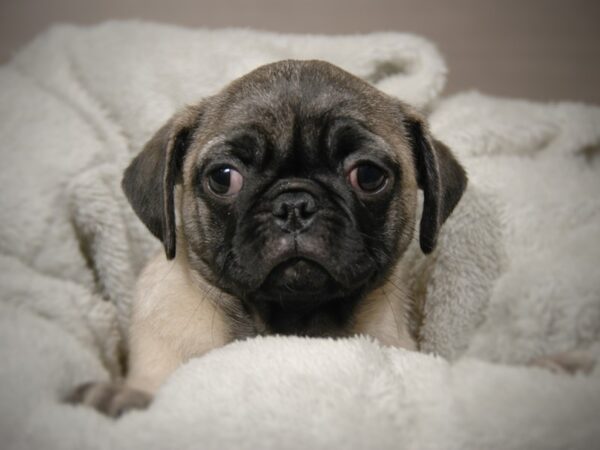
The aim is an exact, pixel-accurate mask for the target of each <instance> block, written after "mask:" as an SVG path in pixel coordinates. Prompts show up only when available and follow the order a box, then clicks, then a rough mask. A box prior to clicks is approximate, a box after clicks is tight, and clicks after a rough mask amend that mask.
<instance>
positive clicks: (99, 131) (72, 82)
mask: <svg viewBox="0 0 600 450" xmlns="http://www.w3.org/2000/svg"><path fill="white" fill-rule="evenodd" d="M283 58H302V59H305V58H318V59H326V60H329V61H331V62H333V63H335V64H338V65H340V66H342V67H344V68H346V69H347V70H350V71H352V72H354V73H356V74H358V75H360V76H363V77H365V78H367V79H369V80H370V81H372V82H373V83H375V84H376V85H377V86H378V87H380V88H381V89H383V90H384V91H386V92H388V93H390V94H392V95H396V96H398V97H400V98H403V99H405V100H406V101H409V102H411V103H413V104H416V105H417V106H420V107H422V108H428V109H430V110H432V111H433V112H432V115H431V124H432V129H433V131H434V133H435V134H436V135H437V136H438V137H439V138H441V139H442V140H444V141H445V142H447V143H448V144H449V145H450V146H451V147H452V148H453V149H454V151H455V152H456V154H457V155H458V157H459V159H460V160H461V161H462V162H463V163H464V165H465V166H466V168H467V170H468V172H469V176H470V186H469V188H468V191H467V193H466V194H465V197H464V198H463V200H462V201H461V203H460V205H459V207H458V208H457V210H456V211H455V213H454V215H453V216H452V217H451V219H450V220H449V222H448V223H447V225H446V226H445V228H444V230H443V234H442V236H441V240H440V245H439V249H438V251H437V252H436V254H435V256H434V258H433V260H425V259H424V258H423V257H422V256H421V255H420V254H419V251H418V248H417V246H416V245H415V246H413V247H412V248H411V249H410V251H409V253H408V255H407V257H406V260H405V264H406V274H407V278H408V282H411V280H413V279H414V277H415V276H416V275H418V274H419V273H421V272H422V271H423V270H427V271H430V273H431V276H430V281H429V283H428V286H427V289H428V303H427V318H426V322H425V325H424V329H423V349H424V350H425V351H426V352H428V353H427V354H425V353H414V352H408V351H404V350H401V349H393V348H384V347H381V346H380V345H378V344H377V343H376V342H374V341H372V340H370V339H367V338H364V337H357V338H353V339H344V340H337V341H333V340H319V339H301V338H281V337H271V338H257V339H251V340H248V341H244V342H237V343H233V344H231V345H228V346H226V347H224V348H222V349H218V350H215V351H213V352H211V353H209V354H208V355H206V356H204V357H202V358H198V359H195V360H192V361H190V362H189V363H188V364H186V365H185V366H183V367H182V368H180V369H179V370H178V371H177V372H176V373H175V374H174V375H173V377H171V378H170V379H169V380H168V382H167V383H166V384H165V386H164V387H163V388H162V389H161V390H160V391H159V393H158V395H157V397H156V399H155V402H154V403H153V404H152V406H151V407H150V409H148V410H147V411H143V412H132V413H130V414H128V415H126V416H124V417H123V418H122V419H120V420H118V421H112V420H110V419H108V418H105V417H103V416H101V415H99V414H97V413H96V412H95V411H92V410H89V409H87V408H84V407H77V406H72V405H66V404H64V403H63V402H62V399H63V398H64V397H65V395H67V394H68V393H69V392H70V391H71V390H72V389H73V388H74V387H75V386H77V385H78V384H80V383H82V382H86V381H90V380H103V379H108V377H109V376H110V375H111V374H113V375H116V374H118V372H119V364H118V361H119V354H120V348H121V346H122V345H121V342H122V340H121V338H120V334H121V333H122V332H124V331H125V330H126V326H127V317H128V311H129V299H130V290H131V287H132V285H133V283H134V280H135V276H136V274H137V273H138V272H139V270H140V268H141V267H142V265H143V263H144V261H145V260H146V259H147V258H148V256H149V255H150V254H151V253H152V252H154V251H156V250H157V249H159V245H158V243H157V242H155V241H154V240H153V239H152V238H151V237H150V234H149V233H148V232H147V231H146V230H145V229H144V228H143V225H141V224H140V223H139V221H138V220H137V219H136V218H135V216H134V215H133V213H132V212H131V210H130V208H129V207H128V205H127V204H126V201H125V199H124V197H123V195H122V194H121V192H120V190H119V180H120V176H121V172H122V170H123V168H124V167H125V165H126V164H127V163H128V162H129V160H130V158H131V157H132V156H133V155H134V154H135V153H136V152H137V151H139V149H140V148H141V146H142V144H143V142H144V141H145V140H146V139H148V137H149V136H150V135H151V133H152V132H153V131H154V130H155V129H156V128H158V127H159V126H160V125H161V124H162V122H164V121H165V120H166V119H167V118H168V117H169V116H170V114H172V112H174V111H175V110H176V109H177V108H178V107H179V106H181V105H182V104H183V103H185V102H193V101H195V100H197V99H199V98H201V97H202V96H203V95H207V94H210V93H212V92H214V91H215V90H216V89H218V88H219V87H220V86H222V85H223V84H224V83H225V82H227V81H228V80H231V79H233V78H235V77H237V76H239V75H241V74H243V73H245V72H247V71H249V70H250V69H252V68H253V67H256V66H257V65H260V64H263V63H266V62H269V61H274V60H278V59H283ZM445 72H446V69H445V65H444V62H443V60H442V59H441V57H440V56H439V54H438V53H437V51H436V50H435V48H434V47H433V46H432V45H431V44H429V43H428V42H427V41H425V40H423V39H421V38H418V37H415V36H412V35H405V34H394V33H385V34H373V35H365V36H345V37H321V36H291V35H275V34H269V33H259V32H253V31H247V30H223V31H207V30H185V29H181V28H175V27H167V26H160V25H154V24H146V23H133V22H111V23H107V24H103V25H100V26H97V27H93V28H87V29H80V28H75V27H66V26H65V27H58V28H55V29H53V30H51V31H50V32H48V33H45V34H44V35H42V36H40V37H39V38H38V39H37V40H36V41H34V42H33V43H32V44H31V45H30V46H28V47H27V48H25V49H24V50H22V51H21V52H20V53H18V54H17V55H16V56H15V58H14V59H13V60H12V61H11V63H9V64H8V65H5V66H4V67H2V68H0V136H1V138H2V139H1V142H2V150H1V151H2V159H1V161H2V163H3V164H2V165H1V166H0V186H1V187H2V195H0V220H1V222H0V223H1V226H0V343H1V344H0V442H1V443H2V447H3V448H11V449H13V448H14V449H17V448H18V449H34V448H44V449H55V448H56V449H58V448H60V449H64V448H72V449H82V448H93V449H95V448H98V449H104V448H127V449H138V448H139V449H152V448H157V449H161V448H215V449H222V448H248V449H256V448H276V449H280V448H298V449H303V448H341V447H345V448H414V449H422V448H436V449H437V448H444V449H453V448H456V449H482V448H498V449H510V448H540V449H550V448H556V449H559V448H582V449H583V448H593V447H594V446H596V447H597V446H598V443H599V442H600V426H599V425H598V414H599V413H600V370H598V369H597V370H595V371H594V372H593V373H592V374H590V375H578V376H566V375H555V374H552V373H550V372H547V371H545V370H542V369H537V368H531V367H526V366H524V365H523V363H525V362H527V361H528V360H530V359H531V358H533V357H536V356H541V355H545V354H550V353H555V352H559V351H568V350H573V349H578V350H584V351H586V352H588V354H590V355H592V356H596V357H597V356H600V264H599V263H600V245H599V244H598V239H599V238H600V198H598V197H597V194H598V193H599V192H600V190H599V188H600V176H599V172H600V167H599V165H600V162H599V159H600V157H599V156H598V153H599V151H600V150H599V149H600V108H595V107H588V106H584V105H576V104H569V103H559V104H548V105H542V104H534V103H530V102H523V101H515V100H501V99H494V98H490V97H486V96H484V95H481V94H477V93H466V94H461V95H457V96H455V97H453V98H449V99H446V100H442V101H438V100H436V99H437V97H438V95H439V93H440V91H441V89H442V87H443V84H444V80H445ZM433 353H435V354H438V355H439V356H434V355H433Z"/></svg>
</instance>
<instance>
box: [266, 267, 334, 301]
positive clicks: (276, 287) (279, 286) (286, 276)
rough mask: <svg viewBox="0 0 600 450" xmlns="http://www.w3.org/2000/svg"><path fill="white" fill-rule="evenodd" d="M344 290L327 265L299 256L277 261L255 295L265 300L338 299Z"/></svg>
mask: <svg viewBox="0 0 600 450" xmlns="http://www.w3.org/2000/svg"><path fill="white" fill-rule="evenodd" d="M344 291H345V289H344V288H343V286H341V285H340V284H339V283H338V282H336V280H335V279H334V278H333V277H332V275H331V274H330V273H329V271H328V270H327V269H326V268H325V267H324V266H323V265H321V264H319V263H318V262H316V261H313V260H311V259H307V258H302V257H295V258H290V259H288V260H286V261H283V262H281V263H279V264H277V265H276V266H275V267H274V268H273V269H272V270H271V271H270V272H269V274H268V276H267V277H266V279H265V280H264V282H263V283H262V285H261V286H260V288H259V289H258V290H257V291H256V293H255V294H256V296H257V297H259V298H261V299H262V300H273V301H278V302H281V301H290V302H298V303H302V302H315V301H319V302H321V301H326V300H328V299H332V298H337V297H340V296H342V295H344V293H345V292H344Z"/></svg>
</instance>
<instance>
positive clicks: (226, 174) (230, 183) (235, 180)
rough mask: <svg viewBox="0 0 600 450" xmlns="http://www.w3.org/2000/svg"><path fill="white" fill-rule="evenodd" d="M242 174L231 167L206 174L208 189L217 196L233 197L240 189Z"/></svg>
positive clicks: (220, 168)
mask: <svg viewBox="0 0 600 450" xmlns="http://www.w3.org/2000/svg"><path fill="white" fill-rule="evenodd" d="M243 181H244V179H243V177H242V174H241V173H239V172H238V171H237V170H235V169H234V168H233V167H231V166H222V167H219V168H217V169H215V170H213V171H212V172H210V173H209V174H208V187H209V188H210V190H211V191H213V192H214V193H215V194H217V195H224V196H229V195H235V194H237V193H238V192H240V190H241V189H242V184H243Z"/></svg>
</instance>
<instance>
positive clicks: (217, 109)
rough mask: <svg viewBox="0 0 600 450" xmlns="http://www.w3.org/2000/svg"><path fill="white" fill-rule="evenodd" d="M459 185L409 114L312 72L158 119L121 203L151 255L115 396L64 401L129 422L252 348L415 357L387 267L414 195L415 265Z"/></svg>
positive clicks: (382, 97)
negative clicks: (351, 346)
mask: <svg viewBox="0 0 600 450" xmlns="http://www.w3.org/2000/svg"><path fill="white" fill-rule="evenodd" d="M466 185H467V177H466V174H465V171H464V169H463V168H462V166H461V165H460V164H459V163H458V162H457V160H456V159H455V157H454V156H453V155H452V152H451V151H450V150H449V149H448V147H446V146H445V145H444V144H443V143H442V142H440V141H438V140H436V139H435V138H434V137H433V136H432V135H431V134H430V132H429V130H428V127H427V124H426V122H425V119H424V118H423V116H422V115H421V114H419V113H418V112H417V111H416V110H415V109H413V108H411V107H410V106H408V105H406V104H404V103H402V102H401V101H399V100H398V99H396V98H393V97H390V96H388V95H386V94H384V93H383V92H381V91H379V90H377V89H376V88H375V87H373V86H371V85H369V84H368V83H367V82H365V81H363V80H361V79H359V78H357V77H355V76H353V75H351V74H349V73H348V72H345V71H344V70H342V69H340V68H338V67H336V66H334V65H331V64H329V63H326V62H322V61H281V62H277V63H274V64H269V65H265V66H262V67H259V68H258V69H256V70H254V71H252V72H250V73H249V74H247V75H245V76H243V77H241V78H239V79H237V80H235V81H233V82H232V83H230V84H229V85H228V86H226V87H225V88H224V89H223V90H222V91H221V92H219V93H218V94H216V95H214V96H212V97H209V98H206V99H204V100H202V101H201V102H200V103H199V104H197V105H195V106H190V107H187V108H185V109H183V110H182V111H180V112H178V113H177V114H175V116H173V117H172V118H171V119H170V120H169V121H168V122H167V123H166V124H165V125H164V126H163V127H162V128H161V129H160V130H159V131H158V132H157V133H156V134H155V135H154V137H153V138H152V139H151V140H150V141H149V142H148V143H147V144H146V146H145V148H144V149H143V151H142V152H141V153H140V154H139V155H138V156H137V157H136V158H135V159H134V160H133V162H132V163H131V165H130V166H129V167H128V168H127V170H126V171H125V175H124V178H123V190H124V192H125V194H126V196H127V198H128V200H129V202H130V203H131V206H132V207H133V210H134V211H135V212H136V214H137V215H138V217H139V218H140V220H141V221H142V222H143V223H144V224H145V225H146V226H147V227H148V229H149V230H150V232H151V233H152V234H153V235H154V236H156V237H157V238H158V239H159V240H160V241H161V242H162V243H163V246H164V254H162V253H161V254H159V255H157V256H156V257H155V258H154V259H153V260H152V261H151V262H150V263H149V264H148V266H147V267H146V268H145V270H144V271H143V272H142V274H141V275H140V277H139V281H138V283H137V287H136V293H135V300H134V305H133V314H132V318H131V328H130V333H129V351H130V353H129V373H128V376H127V378H126V380H125V382H124V383H120V384H119V383H92V384H88V385H85V386H82V387H81V388H79V389H78V390H77V392H76V393H75V395H74V401H78V402H84V403H87V404H90V405H92V406H94V407H96V408H97V409H99V410H101V411H103V412H105V413H107V414H109V415H119V414H120V413H122V412H123V411H125V410H127V409H129V408H139V407H144V406H145V405H147V404H148V402H149V401H150V399H151V396H152V394H153V393H154V392H155V391H156V390H157V389H158V388H159V386H160V385H161V384H162V383H163V382H164V381H165V379H166V378H167V377H168V376H169V375H170V374H171V373H172V372H173V371H174V370H175V369H177V367H179V366H180V365H181V364H182V363H184V362H185V361H187V360H189V359H190V358H193V357H197V356H200V355H202V354H204V353H206V352H207V351H209V350H211V349H213V348H216V347H220V346H222V345H225V344H226V343H228V342H231V341H233V340H236V339H243V338H246V337H251V336H256V335H267V334H280V335H300V336H332V337H344V336H352V335H355V334H367V335H370V336H372V337H374V338H376V339H378V340H379V341H381V342H382V343H384V344H386V345H393V346H398V347H403V348H406V349H416V348H417V345H416V342H415V338H414V337H413V335H411V332H410V328H409V320H408V317H409V315H410V312H411V311H410V308H411V301H410V297H409V296H408V295H407V293H406V289H405V288H404V287H403V286H402V285H401V284H399V280H398V278H399V276H398V270H400V269H399V261H400V260H401V257H402V255H403V253H404V252H405V250H406V249H407V247H408V245H409V243H410V242H411V239H412V236H413V230H414V226H415V222H416V214H417V195H418V189H421V190H422V191H423V194H424V203H423V210H422V215H421V217H420V226H419V227H420V228H419V230H420V231H419V242H420V247H421V249H422V251H423V252H424V253H430V252H431V251H432V250H433V249H434V247H435V245H436V241H437V237H438V234H439V232H440V228H441V227H442V224H443V223H444V221H445V220H446V219H447V218H448V216H449V215H450V214H451V213H452V210H453V209H454V207H455V206H456V204H457V203H458V201H459V200H460V198H461V196H462V193H463V191H464V190H465V187H466Z"/></svg>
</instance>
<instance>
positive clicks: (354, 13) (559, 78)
mask: <svg viewBox="0 0 600 450" xmlns="http://www.w3.org/2000/svg"><path fill="white" fill-rule="evenodd" d="M115 18H121V19H125V18H138V19H146V20H153V21H160V22H168V23H173V24H180V25H185V26H190V27H199V26H205V27H224V26H235V27H252V28H259V29H265V30H273V31H281V32H294V33H327V34H340V33H363V32H369V31H382V30H383V31H390V30H398V31H411V32H415V33H418V34H420V35H423V36H425V37H428V38H429V39H431V40H433V41H434V42H435V43H436V44H437V45H438V46H439V48H440V50H441V51H442V53H443V54H444V56H445V57H446V60H447V62H448V65H449V67H450V74H449V80H448V86H447V89H446V92H447V93H452V92H456V91H459V90H463V89H471V88H474V89H479V90H482V91H484V92H486V93H490V94H497V95H503V96H510V97H522V98H531V99H541V100H560V99H565V100H579V101H587V102H595V103H600V87H599V86H598V85H599V82H600V26H599V24H600V22H599V19H600V2H598V1H593V0H521V1H518V0H504V1H490V0H480V1H477V0H454V1H450V0H447V1H444V0H396V1H394V0H371V1H367V0H304V1H302V0H295V1H293V0H280V1H278V0H247V1H245V0H231V1H226V0H221V1H219V0H106V1H86V0H47V1H43V0H0V63H4V62H6V61H7V60H8V59H9V58H10V55H11V54H13V53H14V52H15V51H16V50H17V49H18V48H19V47H20V46H22V45H23V44H24V43H26V42H27V41H29V40H30V39H31V38H32V37H33V36H34V35H35V34H36V33H39V32H40V31H42V30H44V29H46V28H47V27H48V26H50V25H51V24H53V23H57V22H70V23H76V24H93V23H97V22H100V21H103V20H107V19H115Z"/></svg>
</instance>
